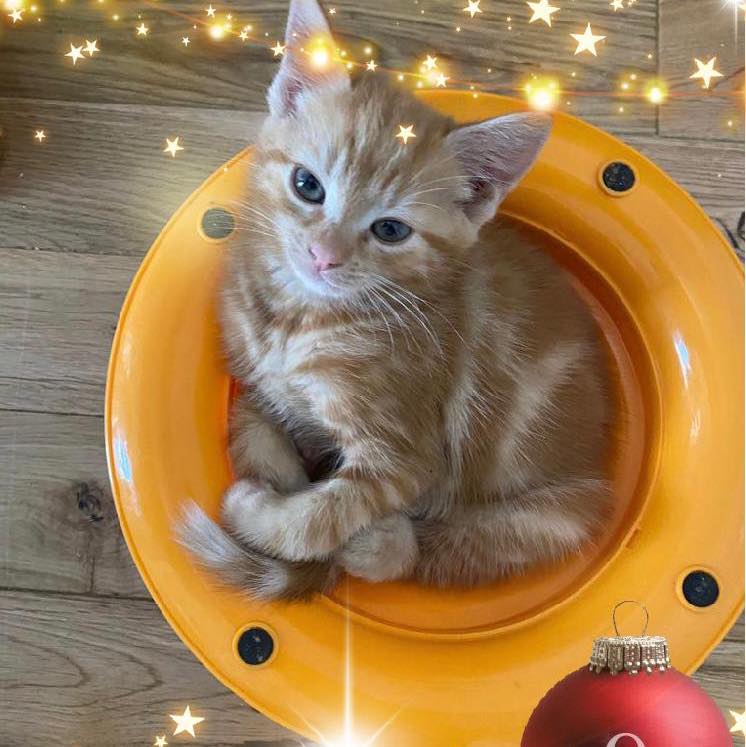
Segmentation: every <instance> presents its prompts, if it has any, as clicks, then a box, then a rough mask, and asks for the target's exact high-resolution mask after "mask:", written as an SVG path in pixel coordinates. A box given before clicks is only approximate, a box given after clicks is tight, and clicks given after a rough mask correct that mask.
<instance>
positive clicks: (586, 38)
mask: <svg viewBox="0 0 746 747" xmlns="http://www.w3.org/2000/svg"><path fill="white" fill-rule="evenodd" d="M570 36H571V37H572V38H573V39H575V41H576V42H577V43H578V46H577V49H576V50H575V54H576V55H578V54H580V53H581V52H590V53H591V54H592V55H593V56H594V57H598V52H597V51H596V44H598V43H599V42H602V41H603V40H604V39H605V38H606V37H605V36H602V35H601V34H594V33H593V29H591V24H590V23H589V24H588V25H587V26H586V27H585V31H584V32H583V33H582V34H570Z"/></svg>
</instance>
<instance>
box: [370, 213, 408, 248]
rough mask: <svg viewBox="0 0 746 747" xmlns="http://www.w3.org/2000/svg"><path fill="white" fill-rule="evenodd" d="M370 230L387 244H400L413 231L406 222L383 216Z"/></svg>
mask: <svg viewBox="0 0 746 747" xmlns="http://www.w3.org/2000/svg"><path fill="white" fill-rule="evenodd" d="M370 230H371V231H372V232H373V235H374V236H376V237H377V238H379V239H380V240H381V241H384V242H385V243H387V244H398V243H399V242H400V241H404V239H407V238H409V236H410V234H411V233H412V229H411V228H410V227H409V226H408V225H407V224H406V223H402V222H401V221H400V220H394V219H393V218H381V220H377V221H375V222H374V223H373V225H371V227H370Z"/></svg>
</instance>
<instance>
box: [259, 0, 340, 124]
mask: <svg viewBox="0 0 746 747" xmlns="http://www.w3.org/2000/svg"><path fill="white" fill-rule="evenodd" d="M313 46H324V47H325V48H326V49H327V50H328V55H329V56H328V61H326V63H325V64H323V65H318V64H313V63H312V59H311V56H310V48H311V47H313ZM301 47H303V48H304V50H305V51H303V52H302V51H301ZM335 49H336V47H335V45H334V42H333V40H332V35H331V30H330V29H329V24H328V23H327V21H326V16H325V15H324V11H323V10H322V8H321V6H320V5H319V4H318V2H317V0H291V1H290V11H289V13H288V23H287V28H286V30H285V54H284V56H283V58H282V62H281V63H280V70H279V71H278V73H277V75H276V76H275V79H274V80H273V81H272V85H271V86H270V87H269V92H268V94H267V101H268V102H269V110H270V112H271V113H272V114H273V115H276V116H280V117H284V116H287V115H288V114H292V113H293V111H294V110H295V107H296V104H297V100H298V97H299V96H300V95H301V94H302V93H303V92H304V91H306V90H310V89H313V88H317V87H320V86H326V87H337V88H340V89H342V90H344V89H346V88H349V87H350V78H349V76H348V75H347V72H346V71H345V70H344V67H343V66H342V65H339V64H338V63H337V62H335V61H334V60H333V57H334V50H335Z"/></svg>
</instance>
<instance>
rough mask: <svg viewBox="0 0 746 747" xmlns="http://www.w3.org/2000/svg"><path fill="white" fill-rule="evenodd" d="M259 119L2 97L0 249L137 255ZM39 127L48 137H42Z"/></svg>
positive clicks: (234, 114) (215, 112)
mask: <svg viewBox="0 0 746 747" xmlns="http://www.w3.org/2000/svg"><path fill="white" fill-rule="evenodd" d="M260 121H261V115H258V114H253V115H252V114H248V113H246V112H234V111H219V110H200V109H185V108H167V107H155V108H153V107H149V108H145V109H143V108H140V107H134V106H111V105H106V106H101V105H96V104H92V105H91V104H89V105H80V104H60V103H54V102H52V103H44V104H40V103H38V102H33V101H13V102H9V101H8V100H6V101H5V102H2V101H0V127H2V128H3V130H4V132H5V134H4V137H3V138H2V140H0V142H4V143H5V153H4V157H3V158H2V159H0V184H2V185H3V220H2V222H1V223H0V246H4V247H25V248H41V249H54V250H59V251H62V250H64V251H75V252H93V253H97V254H131V255H134V256H138V257H141V256H142V255H143V254H144V253H145V251H146V249H147V248H148V246H149V245H150V244H151V243H152V242H153V240H154V239H155V237H156V235H157V233H158V231H159V230H160V229H161V227H162V226H163V225H164V224H165V222H166V221H167V220H168V218H169V216H170V215H171V214H172V213H173V212H174V211H175V210H176V208H177V207H178V206H179V205H180V204H181V203H182V202H183V201H184V200H185V199H186V198H187V197H188V196H189V194H190V193H191V192H192V191H193V190H194V189H196V188H197V187H198V186H199V185H200V183H201V182H202V181H203V180H204V179H205V178H206V177H207V176H209V175H210V173H211V172H212V171H214V170H215V169H216V168H217V167H218V166H220V165H221V164H222V163H224V162H225V161H226V160H227V159H228V158H230V157H231V156H233V155H234V154H235V153H236V152H237V151H239V150H241V148H243V147H245V146H246V145H247V144H248V142H249V140H250V139H251V136H252V134H253V133H255V132H256V127H257V126H258V124H259V122H260ZM38 128H43V129H45V131H46V133H47V137H48V139H47V140H46V141H45V142H44V143H41V144H39V143H38V142H37V141H35V140H34V130H35V129H38ZM176 135H178V136H180V137H181V143H182V144H183V146H184V148H185V150H184V151H183V152H181V153H180V154H179V156H178V157H177V158H171V157H170V156H168V155H167V154H165V153H163V152H162V151H163V147H164V145H165V138H166V137H171V138H173V137H174V136H176Z"/></svg>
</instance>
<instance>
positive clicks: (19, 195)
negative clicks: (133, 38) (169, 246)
mask: <svg viewBox="0 0 746 747" xmlns="http://www.w3.org/2000/svg"><path fill="white" fill-rule="evenodd" d="M4 104H5V105H4ZM261 119H262V115H261V114H258V113H253V114H251V113H245V112H238V111H230V110H207V109H196V108H179V107H146V108H143V107H132V106H112V105H97V104H65V103H55V102H51V103H49V102H47V103H39V102H35V101H30V100H22V101H18V100H5V101H3V100H1V99H0V127H2V128H3V129H4V132H5V134H4V137H2V138H0V144H1V143H3V142H4V143H5V153H4V157H3V158H0V184H2V185H3V203H4V204H3V220H2V222H0V247H23V248H41V249H52V250H56V251H74V252H92V253H98V254H131V255H134V256H142V255H143V254H144V252H145V250H146V249H147V247H148V246H149V245H150V244H151V243H152V241H153V239H154V238H155V236H156V234H157V232H158V231H159V230H160V228H161V227H162V226H163V224H165V222H166V221H167V220H168V218H169V217H170V215H171V214H172V213H173V212H174V211H175V210H176V208H177V207H178V206H179V205H180V204H181V203H182V202H183V201H184V200H185V199H186V198H187V197H188V196H189V194H190V193H191V192H192V191H193V190H194V189H196V188H197V187H198V186H199V185H200V183H201V182H202V181H203V180H204V179H205V178H206V177H207V176H209V174H210V173H211V172H212V171H213V170H214V169H216V168H218V167H219V166H220V165H221V164H222V163H224V162H225V161H226V160H227V159H228V158H230V157H231V156H232V155H234V154H235V153H236V152H238V151H239V150H240V149H241V148H243V147H245V146H246V145H247V144H248V143H249V142H250V141H251V140H252V138H253V136H254V134H255V133H256V130H257V127H258V126H259V124H260V122H261ZM40 127H43V128H44V129H45V130H46V132H47V135H48V139H47V140H46V141H45V142H44V143H42V144H39V143H38V142H36V141H35V140H34V137H33V135H34V130H35V129H37V128H40ZM217 133H220V134H219V136H218V135H217ZM175 135H179V136H180V137H181V142H182V144H183V145H184V147H185V150H184V151H183V152H180V153H179V154H178V156H177V157H176V158H171V157H169V156H167V155H166V154H164V153H162V149H163V146H164V144H165V140H164V139H165V137H166V136H168V137H174V136H175ZM625 137H626V138H627V139H628V140H629V141H630V142H631V143H632V144H633V145H634V144H637V143H640V145H641V147H642V148H643V150H644V151H645V152H646V153H647V154H648V155H650V156H651V157H652V158H653V159H654V160H655V159H656V158H660V160H661V163H662V165H664V167H666V168H667V169H668V170H669V171H670V172H671V173H672V175H673V176H674V178H678V179H679V180H681V181H683V182H685V185H686V186H688V187H689V188H690V189H691V190H692V193H693V194H694V195H695V197H698V198H700V199H702V200H703V201H705V205H706V207H708V208H709V209H712V210H714V211H722V210H725V211H726V213H727V215H726V217H727V218H728V221H729V223H732V222H733V221H732V217H733V215H734V214H735V212H736V210H740V209H741V208H742V205H743V178H742V174H743V147H742V145H741V144H728V143H722V144H715V143H708V142H704V143H696V142H690V141H685V140H681V141H675V142H673V143H669V142H668V141H667V140H663V139H657V138H652V137H651V138H648V139H645V138H644V137H643V136H640V135H626V136H625ZM700 173H702V174H704V179H705V183H704V184H699V183H698V181H697V179H696V177H697V176H698V175H699V174H700ZM717 173H722V174H723V177H722V178H721V183H720V184H718V185H717V186H716V185H714V184H713V183H712V180H713V179H714V178H716V177H715V176H714V175H716V174H717ZM693 177H695V178H693Z"/></svg>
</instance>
